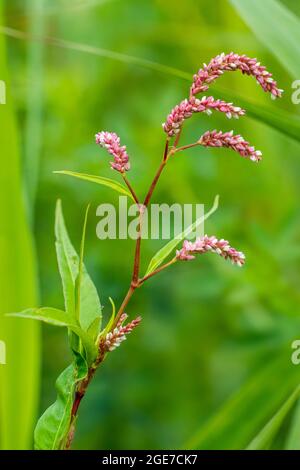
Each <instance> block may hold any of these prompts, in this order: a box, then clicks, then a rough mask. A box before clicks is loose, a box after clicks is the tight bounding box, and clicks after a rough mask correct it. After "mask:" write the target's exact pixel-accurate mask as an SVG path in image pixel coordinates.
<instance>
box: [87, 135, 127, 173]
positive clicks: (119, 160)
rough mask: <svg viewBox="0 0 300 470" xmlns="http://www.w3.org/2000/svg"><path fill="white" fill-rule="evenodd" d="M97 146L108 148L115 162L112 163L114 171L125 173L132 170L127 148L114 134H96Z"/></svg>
mask: <svg viewBox="0 0 300 470" xmlns="http://www.w3.org/2000/svg"><path fill="white" fill-rule="evenodd" d="M95 137H96V144H98V145H100V146H101V147H104V148H106V150H107V151H108V153H110V154H111V155H112V156H113V157H114V161H113V162H110V165H111V167H112V168H113V169H114V170H117V171H119V172H120V173H124V172H125V171H128V170H130V163H129V157H128V155H127V152H126V146H125V145H123V146H121V145H120V137H119V136H118V135H117V134H115V133H114V132H105V131H102V132H98V134H96V136H95Z"/></svg>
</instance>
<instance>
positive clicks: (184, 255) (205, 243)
mask: <svg viewBox="0 0 300 470" xmlns="http://www.w3.org/2000/svg"><path fill="white" fill-rule="evenodd" d="M209 251H211V252H212V253H217V254H218V255H219V256H222V258H224V259H230V260H231V262H232V264H236V265H237V266H243V264H244V263H245V255H244V253H242V252H241V251H237V250H236V249H235V248H232V247H231V246H230V245H229V243H228V241H227V240H224V239H223V238H222V239H221V240H218V239H217V238H216V237H215V236H211V237H208V236H207V235H205V236H204V237H201V238H197V240H196V241H195V242H190V241H188V240H184V242H183V246H182V248H181V250H177V251H176V258H177V259H178V260H181V261H190V260H193V259H194V258H195V255H196V254H203V253H207V252H209Z"/></svg>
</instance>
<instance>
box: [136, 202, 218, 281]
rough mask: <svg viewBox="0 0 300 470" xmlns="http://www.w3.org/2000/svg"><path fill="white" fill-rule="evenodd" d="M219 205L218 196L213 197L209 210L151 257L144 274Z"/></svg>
mask: <svg viewBox="0 0 300 470" xmlns="http://www.w3.org/2000/svg"><path fill="white" fill-rule="evenodd" d="M218 206H219V196H216V197H215V200H214V203H213V206H212V208H211V209H210V211H209V212H207V213H206V214H204V215H203V216H201V217H199V218H198V219H197V220H196V221H195V222H193V223H192V224H191V225H189V227H187V228H186V229H185V230H184V231H183V232H181V233H180V234H178V235H177V236H176V237H175V238H173V240H171V241H169V242H168V243H167V244H166V245H165V246H163V247H162V248H161V249H160V250H159V251H158V252H157V253H156V254H155V255H154V256H153V258H152V259H151V261H150V263H149V266H148V268H147V271H146V273H145V276H147V275H148V274H150V273H152V272H153V271H155V269H157V268H158V266H160V265H161V263H162V262H163V261H164V260H165V259H166V258H167V256H169V254H170V253H172V251H173V250H174V249H175V248H176V246H177V245H178V244H179V243H180V242H181V241H182V240H184V239H185V238H186V237H187V236H188V235H189V234H190V233H191V232H192V231H193V230H195V229H196V228H197V227H198V226H199V225H200V224H202V223H203V222H204V221H205V220H206V219H208V217H210V216H211V215H212V214H213V213H214V212H215V211H216V210H217V208H218Z"/></svg>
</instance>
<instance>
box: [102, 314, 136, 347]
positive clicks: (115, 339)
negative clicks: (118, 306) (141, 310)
mask: <svg viewBox="0 0 300 470" xmlns="http://www.w3.org/2000/svg"><path fill="white" fill-rule="evenodd" d="M127 318H128V315H127V314H126V313H123V314H122V315H121V317H120V320H119V321H118V323H117V325H116V327H115V328H114V330H113V331H111V332H109V333H108V334H107V335H106V338H105V343H104V347H105V349H106V351H113V350H114V349H116V348H117V347H119V346H120V344H121V343H122V342H123V341H125V340H126V335H128V334H129V333H131V332H132V330H134V328H136V327H137V326H138V325H139V324H140V322H141V320H142V317H137V318H136V319H135V320H132V321H131V322H130V323H127V325H123V323H124V321H125V320H127Z"/></svg>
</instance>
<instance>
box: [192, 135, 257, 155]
mask: <svg viewBox="0 0 300 470" xmlns="http://www.w3.org/2000/svg"><path fill="white" fill-rule="evenodd" d="M198 143H199V144H200V145H203V146H204V147H227V148H231V149H232V150H234V151H235V152H238V153H239V154H240V155H241V156H242V157H244V158H249V159H250V160H251V161H253V162H259V161H260V160H261V155H262V153H261V151H260V150H255V148H254V147H253V146H251V145H250V144H249V142H247V141H246V140H244V138H243V137H242V136H241V135H240V134H236V135H234V134H233V131H230V132H222V131H216V130H214V131H207V132H205V134H203V135H202V136H201V137H200V139H199V141H198Z"/></svg>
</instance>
